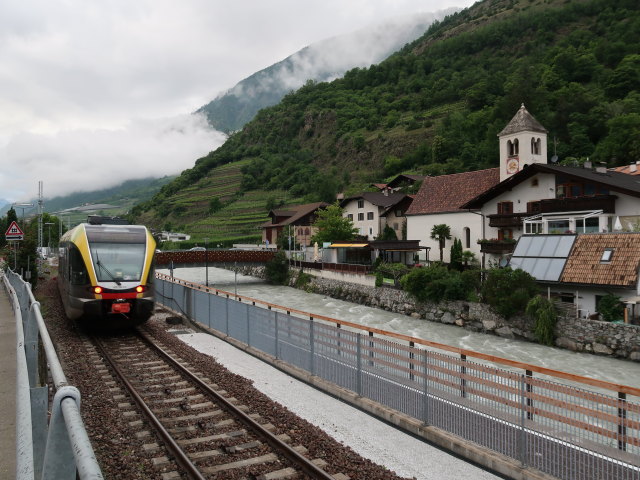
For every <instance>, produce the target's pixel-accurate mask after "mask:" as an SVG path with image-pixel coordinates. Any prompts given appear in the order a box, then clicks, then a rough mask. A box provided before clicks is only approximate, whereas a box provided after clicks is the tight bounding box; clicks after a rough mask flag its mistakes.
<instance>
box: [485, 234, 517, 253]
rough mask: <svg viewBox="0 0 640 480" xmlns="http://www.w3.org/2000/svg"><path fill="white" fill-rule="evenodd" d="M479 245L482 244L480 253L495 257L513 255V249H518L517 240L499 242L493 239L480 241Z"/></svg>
mask: <svg viewBox="0 0 640 480" xmlns="http://www.w3.org/2000/svg"><path fill="white" fill-rule="evenodd" d="M478 243H479V244H480V251H481V252H482V253H493V254H494V255H504V254H506V253H513V249H514V248H515V247H516V241H515V240H498V239H495V238H492V239H490V240H478Z"/></svg>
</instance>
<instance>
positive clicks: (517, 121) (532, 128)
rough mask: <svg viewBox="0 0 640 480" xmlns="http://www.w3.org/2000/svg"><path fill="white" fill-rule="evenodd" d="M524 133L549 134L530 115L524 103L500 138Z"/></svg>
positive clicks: (500, 134)
mask: <svg viewBox="0 0 640 480" xmlns="http://www.w3.org/2000/svg"><path fill="white" fill-rule="evenodd" d="M524 131H528V132H540V133H547V129H546V128H544V127H543V126H542V124H541V123H540V122H538V120H536V119H535V118H534V117H533V115H531V114H530V113H529V111H528V110H527V109H526V108H525V107H524V103H523V104H522V105H521V106H520V109H519V110H518V111H517V112H516V114H515V115H514V116H513V118H512V119H511V121H510V122H509V123H508V124H507V126H506V127H504V128H503V129H502V131H501V132H500V133H499V134H498V136H499V137H502V136H504V135H512V134H514V133H518V132H524Z"/></svg>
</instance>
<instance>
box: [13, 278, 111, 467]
mask: <svg viewBox="0 0 640 480" xmlns="http://www.w3.org/2000/svg"><path fill="white" fill-rule="evenodd" d="M3 283H4V286H5V289H6V291H7V293H8V294H9V299H10V303H11V306H12V308H13V311H14V316H15V321H16V340H17V366H16V368H17V370H16V389H17V393H16V478H17V479H19V480H33V479H40V478H42V479H56V480H58V479H69V480H73V479H75V478H77V477H76V473H77V475H78V477H79V478H81V479H83V480H84V479H101V478H103V476H102V472H101V470H100V466H99V465H98V462H97V460H96V457H95V454H94V452H93V448H92V446H91V443H90V442H89V437H88V436H87V432H86V430H85V427H84V423H83V421H82V417H81V416H80V392H79V391H78V389H77V388H75V387H74V386H72V385H69V384H68V383H67V379H66V377H65V375H64V372H63V370H62V366H61V365H60V361H59V360H58V356H57V355H56V351H55V349H54V347H53V343H52V342H51V338H50V337H49V333H48V331H47V327H46V325H45V323H44V320H43V319H42V315H41V313H40V304H39V303H38V302H36V300H35V298H34V297H33V293H32V292H31V286H30V284H28V283H26V282H25V281H24V280H23V279H22V277H21V276H19V275H17V274H16V273H14V272H12V271H11V270H8V271H7V272H6V274H5V275H3ZM47 367H48V368H47ZM49 378H50V379H51V380H52V381H53V385H54V387H55V389H54V396H53V399H52V402H50V401H49V388H48V386H47V384H46V382H47V380H48V379H49Z"/></svg>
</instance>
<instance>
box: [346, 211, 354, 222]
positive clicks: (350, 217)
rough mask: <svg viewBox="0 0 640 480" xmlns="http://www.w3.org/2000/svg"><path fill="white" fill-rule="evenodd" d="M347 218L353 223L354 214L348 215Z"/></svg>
mask: <svg viewBox="0 0 640 480" xmlns="http://www.w3.org/2000/svg"><path fill="white" fill-rule="evenodd" d="M347 218H348V219H349V220H351V221H352V222H353V214H352V213H349V214H347Z"/></svg>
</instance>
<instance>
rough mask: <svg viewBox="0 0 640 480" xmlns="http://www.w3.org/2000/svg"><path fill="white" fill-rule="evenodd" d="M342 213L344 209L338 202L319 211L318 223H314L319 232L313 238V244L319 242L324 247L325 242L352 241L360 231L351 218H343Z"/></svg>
mask: <svg viewBox="0 0 640 480" xmlns="http://www.w3.org/2000/svg"><path fill="white" fill-rule="evenodd" d="M342 212H343V209H342V207H340V204H339V203H338V202H336V203H334V204H333V205H329V206H328V207H327V208H323V209H321V210H318V213H317V218H316V221H315V222H314V223H313V226H314V227H316V228H317V229H318V230H317V232H316V234H315V235H314V236H313V237H311V243H314V242H318V244H320V245H322V243H323V242H335V241H338V240H352V239H353V238H354V237H355V236H356V234H357V233H358V229H357V228H355V227H354V226H353V222H352V221H351V220H350V219H349V218H347V217H343V216H342Z"/></svg>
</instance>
